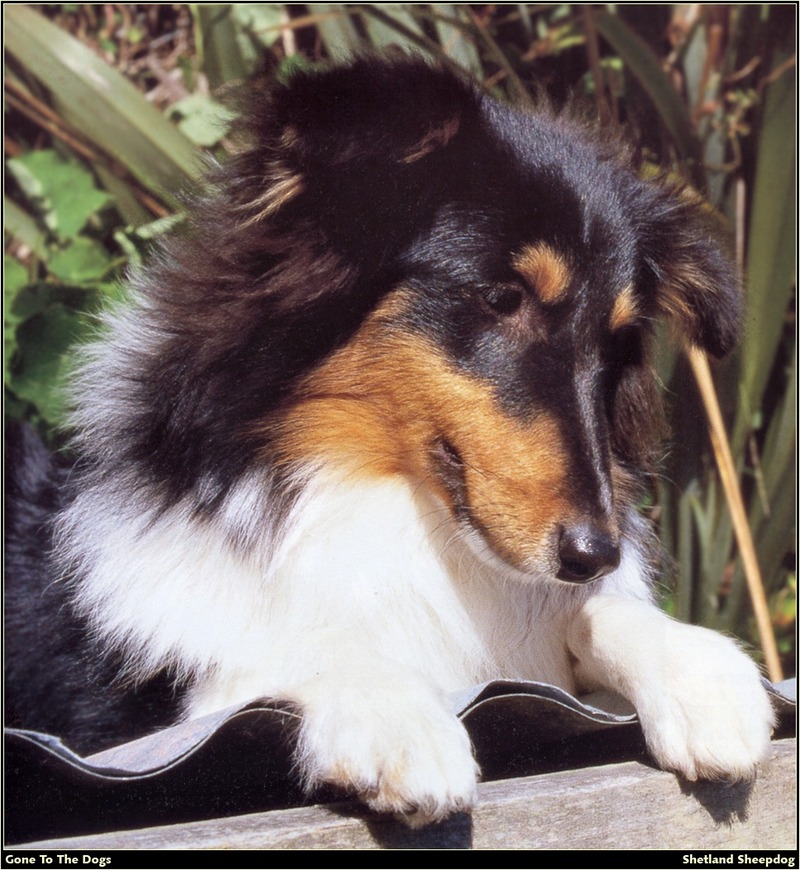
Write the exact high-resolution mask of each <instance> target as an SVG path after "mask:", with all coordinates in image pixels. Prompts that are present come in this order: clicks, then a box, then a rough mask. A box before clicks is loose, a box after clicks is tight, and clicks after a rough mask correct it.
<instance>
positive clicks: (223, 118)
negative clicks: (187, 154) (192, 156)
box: [169, 94, 236, 148]
mask: <svg viewBox="0 0 800 870" xmlns="http://www.w3.org/2000/svg"><path fill="white" fill-rule="evenodd" d="M169 115H170V117H177V118H179V119H180V120H179V121H178V129H179V130H180V131H181V132H182V133H183V134H184V136H186V137H187V138H188V139H191V140H192V142H194V144H195V145H199V146H201V147H203V148H210V147H212V146H213V145H216V144H217V143H218V142H219V141H220V140H221V139H223V138H224V137H225V136H226V135H227V134H228V132H229V130H230V128H231V125H232V123H233V121H234V119H235V118H236V114H235V113H234V112H232V111H231V110H230V109H228V108H226V107H225V106H223V105H222V104H221V103H218V102H216V100H212V99H211V97H207V96H205V95H204V94H191V95H190V96H188V97H185V98H184V99H182V100H179V101H178V102H177V103H175V104H174V105H173V106H171V107H170V110H169Z"/></svg>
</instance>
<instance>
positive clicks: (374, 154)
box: [273, 56, 477, 171]
mask: <svg viewBox="0 0 800 870" xmlns="http://www.w3.org/2000/svg"><path fill="white" fill-rule="evenodd" d="M476 105H477V96H476V93H475V91H474V89H473V87H472V85H469V84H467V83H466V82H465V81H463V80H462V79H460V78H459V77H458V76H456V75H454V74H453V73H450V72H448V71H446V70H444V69H442V68H438V67H432V66H431V65H429V64H428V63H427V62H425V61H423V60H422V59H420V58H415V57H407V56H400V57H398V58H396V59H395V60H394V61H391V60H387V59H385V58H384V59H381V60H378V61H372V60H370V59H368V58H362V59H359V60H356V61H354V62H353V63H351V64H350V65H348V66H337V67H332V68H328V69H322V70H319V69H310V70H304V71H299V72H296V73H295V74H294V75H292V76H291V77H290V78H289V80H288V81H287V82H285V83H284V84H283V86H281V87H279V88H278V90H277V91H276V92H275V93H274V96H273V106H274V117H275V120H276V121H277V123H278V127H279V129H280V130H281V131H282V134H281V135H282V144H283V145H284V146H285V147H286V148H287V150H288V151H289V152H290V154H291V156H292V158H293V159H294V161H296V163H297V164H299V165H300V166H305V167H306V168H308V169H309V170H311V171H313V170H315V169H318V168H321V167H330V168H331V169H332V170H334V171H335V169H336V168H337V167H338V168H339V170H341V169H343V168H344V167H346V166H362V167H365V168H368V167H370V166H372V167H375V166H379V165H384V166H387V168H388V167H389V166H392V167H393V168H396V167H397V166H398V165H400V166H403V165H411V164H414V163H416V162H417V161H419V160H423V159H424V158H425V157H427V156H429V155H431V154H434V153H435V152H436V151H438V150H439V149H441V148H445V147H446V146H447V145H448V144H449V143H450V142H451V141H452V140H453V139H454V138H455V137H456V136H457V135H458V133H459V131H460V130H461V129H462V125H463V121H464V118H463V115H464V114H465V113H466V112H470V111H471V110H474V109H475V107H476Z"/></svg>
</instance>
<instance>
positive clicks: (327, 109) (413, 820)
mask: <svg viewBox="0 0 800 870" xmlns="http://www.w3.org/2000/svg"><path fill="white" fill-rule="evenodd" d="M248 112H249V115H248V119H247V129H248V131H249V140H248V141H249V145H248V147H247V149H246V150H243V151H242V152H241V153H240V154H239V155H238V156H236V157H235V158H233V159H232V160H231V162H230V163H229V164H228V165H226V166H225V167H222V168H218V169H215V170H214V172H213V176H212V177H211V179H210V181H209V185H208V188H207V190H206V192H205V193H203V194H202V195H199V196H197V197H196V199H195V200H194V201H193V203H192V205H191V208H190V209H189V212H190V213H189V217H188V219H187V225H186V227H185V231H184V232H183V233H182V234H180V236H179V237H176V238H173V239H170V240H168V241H167V242H165V243H164V244H163V245H162V246H161V248H160V250H159V252H158V254H157V255H156V256H155V257H154V258H153V262H152V263H151V264H150V265H149V266H148V268H147V269H146V270H144V271H143V273H142V274H139V275H136V276H134V277H133V278H132V279H131V281H130V300H129V301H128V302H127V303H126V304H125V305H124V306H122V307H119V308H118V309H117V310H114V311H112V312H111V313H109V314H108V316H107V317H106V319H105V322H104V327H103V332H102V335H100V336H99V337H98V339H97V340H96V341H95V342H94V343H92V344H90V345H89V346H87V347H84V348H82V349H81V350H80V351H79V362H78V365H77V370H76V374H75V377H74V384H75V386H74V391H73V396H72V399H73V401H74V413H73V416H72V419H71V425H72V428H73V430H74V440H73V442H72V447H73V453H72V457H73V458H72V460H71V464H69V465H67V464H66V462H65V460H64V459H63V458H61V459H54V458H52V457H51V456H49V455H48V454H47V453H46V452H45V451H44V450H43V448H42V447H41V445H39V444H38V443H36V442H35V441H34V440H33V439H32V438H31V436H30V435H29V434H27V433H25V432H17V433H16V434H14V435H13V436H12V437H11V438H10V441H11V442H12V443H11V445H10V446H11V450H12V463H11V465H12V467H11V469H10V472H11V475H12V481H11V499H10V516H9V520H8V523H7V531H8V533H9V540H8V543H7V562H8V573H9V600H8V612H9V632H8V645H7V652H8V660H9V671H8V677H7V686H6V688H7V694H8V697H9V700H10V702H11V705H12V708H13V710H12V714H11V720H12V722H14V723H16V724H23V725H25V726H27V727H31V728H38V729H42V730H45V729H46V730H50V731H52V732H54V733H57V734H59V735H61V736H62V737H63V738H64V739H65V741H66V742H67V743H68V744H69V745H71V746H73V747H75V748H76V749H78V750H80V751H84V752H85V751H89V750H92V749H99V748H101V747H103V746H108V745H109V744H110V743H113V742H114V741H121V740H124V739H127V738H130V737H133V736H136V735H138V734H141V733H143V732H144V731H147V730H148V729H155V728H157V727H159V726H161V725H164V724H166V723H169V722H170V721H172V722H174V721H176V720H178V719H180V718H181V717H197V716H201V715H203V714H206V713H208V712H210V711H214V710H218V709H221V708H224V707H226V706H229V705H233V704H237V703H239V702H243V701H246V700H249V699H252V698H255V697H259V696H277V697H280V698H283V699H287V700H289V701H291V702H294V703H296V704H297V705H298V707H299V709H300V710H301V711H302V714H303V718H302V725H301V727H300V730H299V734H298V740H297V749H296V753H297V755H296V762H297V767H298V770H299V771H300V773H301V775H302V777H303V778H304V781H305V782H306V783H307V784H308V786H309V787H310V788H313V787H315V786H317V785H319V784H322V783H334V784H336V785H338V786H341V787H344V788H346V789H349V790H351V791H352V792H353V793H355V794H357V795H359V796H360V797H361V798H363V799H364V800H365V801H366V802H367V804H369V806H371V807H373V808H374V809H376V810H379V811H385V812H391V813H395V814H398V815H399V816H402V817H403V818H405V819H406V820H407V821H408V823H409V824H411V825H421V824H425V823H428V822H431V821H435V820H439V819H442V818H444V817H446V816H447V815H448V814H451V813H453V812H457V811H464V810H468V809H469V808H470V807H471V806H472V805H473V802H474V801H475V794H476V779H477V777H478V775H479V771H478V769H477V767H476V763H475V760H474V758H473V753H472V751H471V747H470V741H469V738H468V736H467V734H466V732H465V730H464V728H463V727H462V725H461V724H460V722H459V721H458V720H457V718H456V717H455V716H454V714H453V713H452V712H451V710H450V707H449V705H448V702H447V699H446V696H447V693H448V692H451V691H453V690H456V689H459V688H463V687H466V686H469V685H473V684H476V683H480V682H482V681H486V680H490V679H493V678H514V679H530V680H539V681H544V682H547V683H551V684H554V685H557V686H561V687H563V688H564V689H566V690H568V691H570V692H575V693H579V692H582V691H585V690H591V689H594V688H607V689H610V690H614V691H616V692H617V693H619V694H620V695H622V696H624V697H625V698H627V699H628V700H629V701H630V702H631V703H632V704H633V706H634V707H635V709H636V710H637V712H638V715H639V719H640V721H641V724H642V728H643V731H644V735H645V738H646V741H647V745H648V747H649V751H650V752H651V753H652V756H653V758H654V759H655V760H656V762H657V763H658V764H660V765H661V766H663V767H664V768H666V769H670V770H673V771H676V772H677V773H678V774H680V775H682V776H683V777H686V778H688V779H695V778H697V777H703V778H734V779H742V778H749V777H752V776H753V773H754V770H755V767H756V764H757V763H758V761H759V759H760V758H762V756H763V755H764V752H765V750H766V748H767V745H768V741H769V739H770V733H771V726H772V722H773V717H772V712H771V708H770V703H769V701H768V698H767V695H766V693H765V691H764V689H763V688H762V685H761V681H760V676H759V672H758V669H757V667H756V665H755V664H754V663H753V662H752V661H751V660H750V659H749V658H748V657H747V656H746V655H745V654H744V653H743V652H742V651H740V650H739V648H738V647H737V646H736V644H735V643H734V642H733V641H732V640H730V639H728V638H725V637H723V636H721V635H720V634H716V633H714V632H711V631H709V630H706V629H703V628H698V627H692V626H687V625H682V624H679V623H677V622H675V621H673V620H672V619H670V618H668V617H667V616H665V615H664V614H663V613H662V612H661V611H660V610H659V609H658V608H657V607H656V605H655V604H654V602H653V599H652V594H651V586H652V578H653V573H654V568H653V566H654V565H655V564H656V563H657V559H656V558H655V557H654V553H655V552H656V550H655V549H654V544H653V541H652V535H651V531H650V528H649V526H648V523H647V522H646V521H645V520H644V519H643V518H642V516H640V514H639V513H638V512H637V503H639V502H640V500H641V494H642V490H643V486H644V485H645V482H646V480H647V475H648V473H649V472H650V471H651V470H652V467H653V461H654V457H655V456H656V455H657V452H658V442H659V437H660V421H661V419H662V416H661V414H660V411H659V391H658V389H657V383H656V380H655V378H654V375H653V372H652V370H651V368H650V365H649V362H648V358H649V352H650V351H649V348H650V344H651V339H652V334H653V325H654V322H655V321H656V320H657V319H658V318H659V317H660V316H663V317H664V318H667V319H669V320H671V321H672V322H673V324H674V326H675V328H676V330H677V331H678V332H679V333H680V334H681V335H682V336H683V337H684V338H686V339H687V340H689V341H690V342H693V343H694V344H695V345H697V346H699V347H701V348H703V349H705V350H707V351H709V352H710V353H712V354H714V355H717V356H719V355H722V354H724V353H725V352H727V351H728V350H729V349H730V348H731V346H732V345H733V344H734V341H735V339H736V334H737V329H738V326H739V320H740V313H741V291H740V286H739V282H738V279H737V274H736V271H735V269H734V268H733V266H732V265H731V262H730V260H729V258H728V256H727V255H726V253H725V251H724V250H723V248H722V247H721V245H720V243H719V242H718V240H717V239H716V232H715V229H716V228H715V227H714V226H713V220H712V219H710V218H709V216H708V214H707V213H706V211H705V210H704V208H703V206H702V204H701V203H699V202H698V200H697V198H696V197H692V196H691V195H689V194H688V193H687V191H685V190H682V189H680V188H679V187H678V186H676V185H675V184H674V183H671V182H669V181H666V180H664V179H660V180H653V179H650V180H645V179H644V178H643V176H642V174H641V173H640V172H639V171H638V170H637V167H636V166H635V165H634V164H635V161H634V160H633V158H632V157H631V155H630V153H629V151H628V150H627V149H626V148H625V147H624V146H623V145H621V144H620V142H619V141H618V140H617V138H616V137H614V136H610V135H609V134H608V133H607V132H605V131H603V130H598V129H596V128H593V127H591V126H587V125H586V124H584V123H582V122H581V121H579V120H577V119H576V118H575V117H573V116H572V115H570V114H569V113H561V114H559V113H556V112H552V111H549V110H546V109H543V110H541V111H536V112H527V111H517V110H515V109H513V108H510V107H509V106H506V105H504V104H501V103H499V102H496V101H494V100H493V99H491V98H489V97H488V96H487V95H486V94H484V93H482V92H481V91H480V90H479V89H477V88H476V87H475V86H473V85H472V84H471V83H469V82H466V81H464V80H462V79H461V78H460V77H459V76H457V75H455V74H453V73H452V72H450V71H447V70H443V69H440V68H437V67H435V66H432V65H429V64H427V63H426V62H423V61H422V60H420V59H415V58H392V59H374V58H372V59H358V60H355V61H353V62H351V63H349V64H346V65H342V66H332V67H330V68H326V69H324V70H322V71H319V70H313V71H309V70H305V71H300V72H297V73H295V74H294V75H293V76H292V77H290V78H289V80H288V81H286V82H282V83H279V84H276V85H275V86H274V87H272V88H271V89H268V90H267V92H265V93H262V94H260V95H258V96H255V97H253V98H252V99H251V102H250V104H249V108H248Z"/></svg>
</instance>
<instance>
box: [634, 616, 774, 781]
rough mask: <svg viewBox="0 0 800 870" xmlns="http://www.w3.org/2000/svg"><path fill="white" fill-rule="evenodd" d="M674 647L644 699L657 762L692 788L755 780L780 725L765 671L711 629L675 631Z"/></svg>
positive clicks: (639, 701) (641, 706)
mask: <svg viewBox="0 0 800 870" xmlns="http://www.w3.org/2000/svg"><path fill="white" fill-rule="evenodd" d="M667 642H668V644H669V652H668V653H667V655H666V657H665V659H664V660H663V665H664V671H663V672H662V674H660V675H658V676H660V677H661V679H655V680H654V681H653V682H652V683H651V684H649V685H648V686H647V687H645V688H644V689H641V690H640V691H639V692H638V693H637V694H638V697H637V698H636V707H637V712H638V714H639V719H640V721H641V723H642V728H643V730H644V734H645V739H646V741H647V744H648V748H649V749H650V752H651V753H652V755H653V757H654V758H655V760H656V761H657V762H658V763H659V765H660V766H661V767H663V768H665V769H668V770H674V771H675V772H677V773H679V774H681V775H682V776H684V777H686V778H687V779H690V780H695V779H729V780H747V779H752V778H753V776H754V775H755V769H756V765H757V764H758V762H759V761H761V760H762V759H763V758H764V756H765V755H766V752H767V748H768V745H769V741H770V735H771V733H772V728H773V725H774V721H775V717H774V713H773V710H772V707H771V704H770V701H769V697H768V695H767V693H766V691H765V689H764V687H763V685H762V683H761V678H760V676H759V673H758V668H757V667H756V666H755V664H754V663H753V662H752V661H751V660H750V659H749V658H748V657H747V656H746V655H745V654H744V653H743V652H742V651H741V650H740V649H739V648H738V646H737V645H736V644H735V643H734V642H733V641H732V640H730V639H729V638H726V637H724V636H723V635H720V634H717V633H716V632H713V631H709V630H707V629H703V628H697V627H695V626H688V625H681V624H679V623H670V631H669V637H668V638H667ZM654 676H657V675H655V674H654Z"/></svg>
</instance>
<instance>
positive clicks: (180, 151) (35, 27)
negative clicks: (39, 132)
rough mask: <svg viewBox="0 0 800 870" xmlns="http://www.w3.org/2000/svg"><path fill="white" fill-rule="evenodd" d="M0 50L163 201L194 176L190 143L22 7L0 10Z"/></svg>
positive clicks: (98, 63)
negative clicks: (0, 13)
mask: <svg viewBox="0 0 800 870" xmlns="http://www.w3.org/2000/svg"><path fill="white" fill-rule="evenodd" d="M4 24H5V48H6V53H7V55H8V56H9V57H12V58H13V59H14V60H16V61H17V63H19V64H20V65H21V66H22V67H23V68H24V69H25V70H26V72H27V73H28V74H30V75H31V76H33V77H34V78H36V79H37V80H38V81H39V82H41V84H42V85H44V86H45V87H46V88H47V89H48V90H49V92H50V94H51V96H52V98H53V100H54V101H55V103H56V106H57V108H58V109H59V111H60V112H61V113H62V114H63V115H64V117H65V118H66V119H67V120H68V121H69V122H70V123H71V124H72V125H73V126H74V127H75V128H76V129H77V130H80V131H84V132H86V133H88V134H89V135H90V136H91V141H92V143H93V144H95V145H96V146H97V147H99V148H100V149H102V151H103V152H105V153H106V154H107V155H110V156H111V157H113V159H114V160H116V161H118V162H119V163H120V164H121V165H122V166H124V167H126V168H127V169H128V170H129V171H130V172H131V173H132V174H133V176H134V177H135V178H137V179H138V181H139V182H140V183H141V184H142V185H143V186H144V187H146V188H147V189H148V190H150V191H151V192H153V193H155V194H157V195H159V196H161V197H162V198H163V199H165V200H166V201H167V202H170V203H173V204H175V205H177V202H176V199H175V196H174V193H173V192H174V190H175V189H176V187H180V186H183V185H185V184H186V182H187V181H189V180H190V179H192V178H194V177H196V176H197V174H198V172H199V170H200V161H199V155H198V152H197V150H196V149H195V147H194V146H193V145H192V143H191V142H189V140H188V139H187V138H186V137H185V136H184V135H183V134H182V133H181V132H180V131H179V130H178V129H176V128H175V126H174V125H173V124H171V123H170V122H169V121H168V120H167V119H166V118H165V117H164V116H163V115H162V114H161V113H160V112H159V111H158V110H157V109H156V108H155V107H154V106H152V105H151V104H150V103H148V102H147V100H146V99H145V98H144V96H143V95H142V94H140V93H139V92H138V91H137V90H136V89H135V88H134V87H133V85H132V84H131V83H130V82H129V81H127V80H126V79H125V78H124V77H123V76H122V75H120V74H119V73H118V72H117V71H116V70H115V69H113V68H111V67H110V66H108V64H105V63H104V62H103V61H102V60H101V59H100V58H99V57H98V56H97V55H95V54H94V52H92V51H91V50H90V49H88V48H87V47H86V46H84V45H82V44H81V43H80V42H78V40H76V39H74V38H73V37H72V36H70V35H69V34H68V33H66V32H65V31H64V30H62V29H61V28H60V27H58V26H56V25H55V24H53V23H52V22H51V21H49V20H48V19H47V18H45V17H44V16H43V15H40V14H39V13H38V12H36V11H35V10H34V9H32V8H31V7H29V6H24V5H9V6H6V7H5V8H4Z"/></svg>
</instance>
